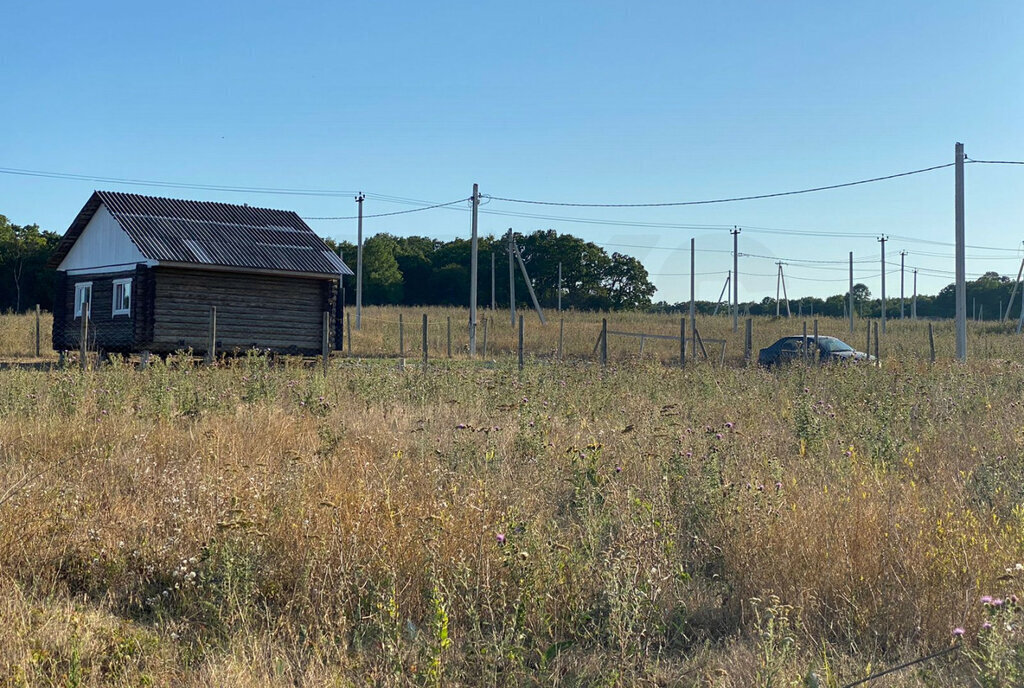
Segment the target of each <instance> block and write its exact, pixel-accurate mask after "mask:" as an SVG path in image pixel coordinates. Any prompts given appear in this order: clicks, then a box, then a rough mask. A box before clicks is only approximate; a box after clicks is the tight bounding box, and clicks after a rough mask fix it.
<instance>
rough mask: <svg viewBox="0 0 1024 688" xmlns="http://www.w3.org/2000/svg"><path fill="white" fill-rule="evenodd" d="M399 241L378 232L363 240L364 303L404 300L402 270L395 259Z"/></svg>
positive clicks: (391, 302)
mask: <svg viewBox="0 0 1024 688" xmlns="http://www.w3.org/2000/svg"><path fill="white" fill-rule="evenodd" d="M396 248H397V242H396V241H395V239H394V237H392V236H390V235H388V234H378V235H376V236H372V237H370V238H369V239H367V240H365V241H364V242H363V303H364V304H395V303H400V302H401V300H402V292H403V283H402V271H401V270H399V268H398V261H397V260H395V249H396Z"/></svg>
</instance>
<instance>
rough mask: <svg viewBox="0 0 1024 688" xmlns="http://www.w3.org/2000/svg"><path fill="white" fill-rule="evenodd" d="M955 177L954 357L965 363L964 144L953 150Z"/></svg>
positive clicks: (958, 144)
mask: <svg viewBox="0 0 1024 688" xmlns="http://www.w3.org/2000/svg"><path fill="white" fill-rule="evenodd" d="M954 153H955V158H956V160H955V163H956V167H955V169H956V176H955V180H954V195H955V203H954V205H955V210H954V224H955V225H956V357H957V360H959V361H961V362H965V361H967V260H966V257H965V251H964V144H962V143H959V142H957V144H956V147H955V149H954Z"/></svg>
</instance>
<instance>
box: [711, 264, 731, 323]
mask: <svg viewBox="0 0 1024 688" xmlns="http://www.w3.org/2000/svg"><path fill="white" fill-rule="evenodd" d="M731 279H732V271H731V270H730V271H728V272H727V273H726V275H725V284H723V285H722V293H720V294H719V295H718V302H717V303H716V304H715V310H714V312H713V313H712V314H711V315H712V316H716V315H718V309H719V307H721V305H722V299H724V298H725V295H726V294H728V293H729V281H730V280H731ZM729 310H732V305H731V304H730V307H729Z"/></svg>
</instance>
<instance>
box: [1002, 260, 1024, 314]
mask: <svg viewBox="0 0 1024 688" xmlns="http://www.w3.org/2000/svg"><path fill="white" fill-rule="evenodd" d="M1021 275H1024V260H1022V261H1021V262H1020V270H1018V271H1017V281H1016V282H1014V283H1013V289H1011V290H1010V300H1009V301H1007V302H1006V312H1005V314H1004V316H1003V317H1004V319H1005V318H1009V317H1010V306H1012V305H1013V297H1015V296H1016V295H1017V289H1018V288H1019V287H1020V277H1021ZM1022 298H1024V297H1022Z"/></svg>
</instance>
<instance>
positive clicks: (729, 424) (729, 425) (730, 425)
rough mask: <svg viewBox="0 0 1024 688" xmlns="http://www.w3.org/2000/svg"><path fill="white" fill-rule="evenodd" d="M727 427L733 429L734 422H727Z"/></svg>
mask: <svg viewBox="0 0 1024 688" xmlns="http://www.w3.org/2000/svg"><path fill="white" fill-rule="evenodd" d="M725 427H726V428H728V429H729V430H732V422H729V423H726V424H725Z"/></svg>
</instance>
